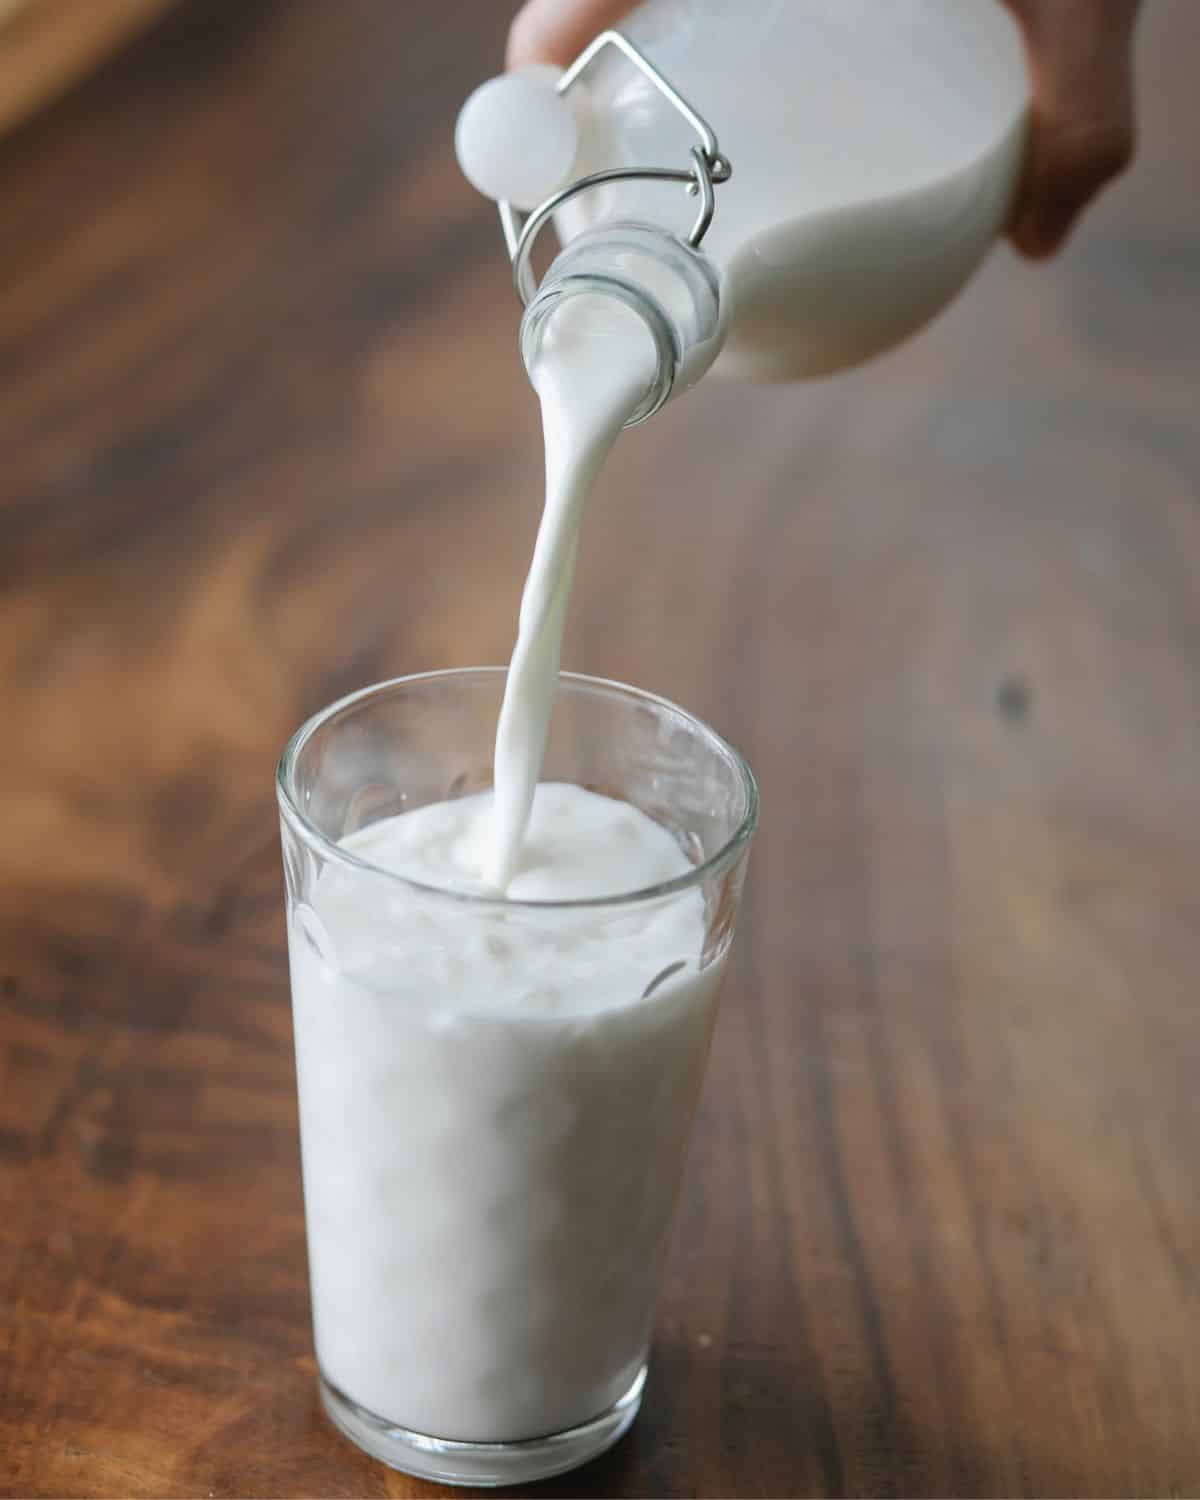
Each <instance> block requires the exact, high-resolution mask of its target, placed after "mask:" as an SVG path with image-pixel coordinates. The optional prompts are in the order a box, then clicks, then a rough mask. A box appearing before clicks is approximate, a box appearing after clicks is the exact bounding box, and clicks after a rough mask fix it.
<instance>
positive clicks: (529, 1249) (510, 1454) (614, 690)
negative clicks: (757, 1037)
mask: <svg viewBox="0 0 1200 1500" xmlns="http://www.w3.org/2000/svg"><path fill="white" fill-rule="evenodd" d="M504 679H505V674H504V671H503V670H502V669H499V668H496V669H489V668H480V669H473V670H466V671H451V672H435V673H431V674H427V675H425V676H420V677H409V678H403V679H400V680H398V681H395V682H389V683H384V684H382V685H381V686H378V687H373V688H369V689H367V690H366V691H364V692H361V693H356V694H354V695H353V696H352V697H349V698H345V699H343V700H342V701H341V702H340V703H335V704H334V705H333V706H332V707H330V708H327V709H325V710H324V711H323V712H322V713H319V714H317V715H316V716H315V717H314V718H312V719H310V720H309V722H308V723H307V724H305V725H304V726H303V727H302V728H301V729H300V730H299V731H298V732H297V733H296V734H295V735H294V736H293V738H292V740H291V742H290V743H289V744H288V746H287V749H286V750H285V751H284V754H283V758H282V759H281V761H280V764H279V772H278V795H279V805H280V810H281V821H282V838H283V855H284V868H285V873H286V882H287V917H288V948H289V954H290V959H291V974H292V1001H293V1011H294V1021H295V1039H296V1068H297V1077H298V1086H299V1099H300V1130H301V1148H302V1157H303V1170H304V1198H305V1213H306V1219H307V1228H308V1252H309V1268H310V1275H311V1282H312V1307H313V1326H314V1336H315V1342H316V1350H317V1360H318V1364H319V1367H320V1380H321V1396H322V1400H323V1402H324V1404H325V1408H326V1410H327V1411H328V1413H329V1415H330V1417H331V1418H332V1419H333V1421H334V1422H335V1423H336V1424H337V1426H338V1427H340V1428H341V1429H342V1431H343V1432H344V1433H346V1434H347V1435H348V1436H349V1437H350V1438H352V1439H353V1441H354V1442H356V1443H357V1444H359V1446H360V1447H362V1448H364V1449H365V1450H366V1451H367V1452H368V1453H371V1454H373V1455H374V1456H375V1457H376V1458H379V1459H382V1460H383V1461H384V1462H385V1463H388V1464H391V1465H392V1466H393V1467H395V1468H399V1469H403V1470H406V1471H407V1472H409V1473H413V1474H418V1475H421V1476H423V1477H426V1478H430V1479H437V1480H442V1481H449V1482H451V1483H453V1482H458V1483H470V1484H513V1483H521V1482H526V1481H529V1480H532V1479H537V1478H541V1477H544V1476H546V1475H550V1474H556V1473H560V1472H562V1471H563V1470H566V1469H569V1468H573V1467H574V1466H575V1465H577V1464H580V1463H583V1462H584V1461H585V1460H587V1459H589V1458H592V1457H593V1456H595V1455H596V1454H597V1453H599V1452H601V1451H602V1450H603V1449H604V1448H606V1447H608V1446H609V1445H610V1444H612V1443H614V1442H616V1440H617V1439H618V1438H619V1437H620V1436H621V1434H622V1433H623V1432H624V1431H625V1430H626V1429H627V1428H628V1426H629V1425H630V1423H631V1422H632V1421H633V1419H634V1417H635V1416H636V1414H637V1410H638V1406H639V1403H640V1400H641V1392H642V1386H643V1383H644V1380H645V1374H646V1355H647V1349H648V1345H649V1339H650V1332H651V1325H652V1322H653V1315H654V1304H655V1299H656V1296H657V1291H658V1281H659V1273H660V1269H661V1265H662V1261H663V1256H664V1253H665V1250H666V1245H667V1240H668V1236H669V1233H670V1226H671V1218H672V1215H673V1212H674V1204H675V1198H676V1193H677V1189H678V1185H679V1178H680V1174H681V1170H682V1166H683V1159H684V1155H685V1152H686V1148H687V1138H688V1133H689V1129H690V1125H691V1118H692V1114H693V1110H694V1106H695V1102H696V1096H697V1093H698V1091H699V1087H700V1080H701V1075H702V1072H703V1068H704V1061H705V1057H706V1054H707V1050H708V1042H709V1036H710V1032H711V1027H712V1021H713V1016H714V1009H715V1001H716V993H717V989H718V986H719V983H720V979H721V973H722V969H723V967H724V960H725V955H726V953H727V951H728V948H729V944H730V941H731V939H732V936H733V928H734V919H735V916H736V913H737V906H738V897H739V893H740V890H741V884H742V879H743V876H744V873H745V865H746V856H747V853H748V850H749V846H750V840H751V836H752V834H753V832H754V826H755V820H756V817H757V807H758V796H757V791H756V788H755V784H754V779H753V777H752V775H751V773H750V770H749V768H748V767H747V765H746V763H745V762H744V761H743V760H742V759H741V757H740V756H739V755H738V754H737V752H736V751H734V750H733V749H732V748H731V747H730V746H729V745H728V744H726V743H725V741H724V740H723V739H721V738H720V736H719V735H717V734H716V733H714V731H713V730H711V729H709V728H707V727H706V726H705V725H704V724H702V723H700V722H699V721H698V720H696V719H694V718H692V717H691V716H690V715H689V714H686V713H684V712H683V710H682V709H679V708H676V707H675V706H674V705H672V704H670V703H668V702H666V701H664V700H663V699H661V698H656V697H653V696H651V695H650V694H647V693H643V692H639V691H637V690H636V689H633V688H629V687H623V686H620V685H618V684H615V683H608V682H601V681H596V680H593V679H589V678H583V677H574V676H570V675H566V674H564V675H563V677H562V679H561V682H560V686H559V689H558V694H557V697H556V700H555V706H554V712H553V716H552V719H551V727H550V738H549V744H548V747H547V753H546V760H545V766H544V770H543V779H544V780H547V781H561V782H571V783H575V784H577V785H580V786H583V787H586V788H588V789H590V790H592V791H596V792H600V793H603V794H605V795H607V796H609V797H613V798H616V799H618V800H621V801H624V802H627V803H631V804H632V805H633V806H634V807H636V808H638V809H640V810H641V811H642V812H644V813H646V814H648V815H649V816H650V817H651V818H653V819H654V820H655V821H656V822H658V823H659V824H661V825H662V826H663V827H665V828H666V829H668V830H669V831H670V832H671V834H672V835H673V836H674V837H675V839H676V840H677V841H678V843H679V844H680V846H681V848H682V849H683V850H684V851H685V852H686V854H687V856H688V858H689V860H690V861H691V863H692V868H691V869H690V870H688V871H686V872H685V873H684V874H682V875H680V876H678V877H676V878H674V879H672V880H669V881H666V882H665V883H663V884H660V885H658V886H654V887H651V888H649V889H644V890H631V891H629V892H628V893H622V894H620V895H614V896H609V897H605V898H602V899H598V900H591V901H585V900H562V901H541V902H532V901H514V900H507V899H505V898H503V897H489V896H477V895H464V894H461V893H453V892H449V891H446V890H440V889H435V888H432V887H429V886H424V885H421V884H418V883H416V882H414V881H411V880H408V879H405V878H404V877H402V876H400V875H397V874H395V873H389V872H388V871H387V870H385V869H383V868H381V867H379V866H376V865H373V864H372V863H371V862H370V856H369V847H368V848H367V849H365V850H364V846H363V841H362V840H361V839H359V840H355V839H350V840H349V845H348V846H347V844H346V843H344V842H343V841H345V840H347V839H348V838H349V836H350V835H354V834H356V833H358V832H359V830H362V829H366V828H368V827H369V825H371V824H373V823H376V822H378V821H379V820H380V819H383V818H389V817H392V816H393V815H395V814H397V813H403V812H407V811H410V810H411V809H413V808H417V807H420V806H422V805H424V804H427V803H431V802H439V801H443V800H446V799H449V798H455V797H459V796H462V795H465V794H467V793H470V792H476V791H481V790H484V789H485V788H487V787H489V786H490V785H491V757H492V745H493V737H494V734H495V728H496V718H497V715H498V713H499V709H500V701H501V697H502V694H503V690H504ZM664 934H668V935H669V936H666V937H664ZM679 934H686V935H688V937H687V941H686V942H685V941H684V940H683V938H681V937H679V936H678V935H679ZM676 941H677V942H678V944H679V947H680V948H681V949H682V950H683V951H678V952H676V951H675V950H674V949H672V950H671V951H670V952H669V953H666V952H664V947H663V944H664V942H666V943H667V944H670V943H672V942H676ZM664 957H667V958H668V959H669V961H668V962H666V963H664V962H663V959H664ZM581 963H582V964H585V965H586V966H587V972H588V974H589V984H588V995H589V997H590V998H589V1002H588V1005H587V1007H586V1008H583V1009H581V1008H580V1007H579V1006H578V1005H575V1004H573V1003H572V995H571V991H570V976H571V975H572V974H578V973H579V972H580V969H579V965H580V964H581ZM564 976H565V980H564ZM597 976H599V978H600V979H601V980H602V988H601V990H600V993H602V995H603V1001H602V1003H601V1004H599V1005H597V1004H596V1002H595V996H596V994H597V986H596V984H595V982H594V981H595V979H596V977H597ZM526 978H527V980H528V991H527V993H528V1003H527V1004H526V1003H523V1002H522V1003H514V1004H511V1005H510V1004H508V1003H507V1002H498V1001H497V996H498V995H502V994H503V995H509V994H512V993H516V992H522V993H523V991H522V986H523V985H524V984H525V981H526ZM501 980H503V983H502V984H501ZM514 984H515V985H516V991H514V989H513V986H514Z"/></svg>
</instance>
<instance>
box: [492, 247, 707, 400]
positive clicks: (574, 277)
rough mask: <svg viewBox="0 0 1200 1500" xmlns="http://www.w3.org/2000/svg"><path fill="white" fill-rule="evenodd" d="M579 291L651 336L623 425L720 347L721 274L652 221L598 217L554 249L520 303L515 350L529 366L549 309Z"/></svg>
mask: <svg viewBox="0 0 1200 1500" xmlns="http://www.w3.org/2000/svg"><path fill="white" fill-rule="evenodd" d="M582 295H588V296H590V297H593V298H596V297H601V298H605V297H607V298H614V299H615V300H616V301H618V302H620V303H622V304H623V305H624V306H625V307H627V308H631V309H632V310H633V311H634V312H635V313H636V314H637V315H638V316H639V318H640V319H641V320H642V322H643V323H644V325H645V327H646V328H647V330H648V331H649V334H650V337H651V339H652V341H653V344H654V349H655V355H656V365H657V368H656V371H655V375H654V378H653V380H652V381H651V382H650V383H649V385H648V387H647V390H646V393H645V396H644V397H643V399H642V401H641V402H640V403H639V404H638V406H637V407H636V408H635V410H634V411H633V413H632V415H631V416H630V417H629V419H628V421H627V422H626V424H625V425H626V426H627V427H634V426H637V424H638V423H640V422H644V421H645V420H646V419H647V418H648V417H651V416H653V415H654V413H655V412H656V411H658V410H659V408H660V407H661V406H662V405H663V404H664V403H665V402H666V401H667V400H668V399H669V398H670V397H671V396H672V395H674V394H675V393H676V392H678V391H682V390H687V389H688V388H689V387H690V386H692V385H694V384H695V383H696V381H697V380H699V379H700V377H701V375H703V374H704V372H705V371H706V370H707V369H708V368H709V366H710V365H711V364H712V362H713V360H715V359H716V357H717V355H718V354H719V353H720V351H721V345H722V343H723V342H724V324H723V321H722V318H721V281H720V276H719V274H718V272H717V270H716V268H715V267H714V266H713V264H712V262H711V261H709V260H708V259H707V258H706V257H705V256H703V255H701V254H700V252H699V251H697V250H694V249H692V247H691V246H690V245H689V244H687V243H686V241H684V240H681V239H679V238H677V237H676V236H675V235H672V234H668V233H667V231H666V230H664V229H659V228H657V227H656V226H654V225H651V224H605V225H603V226H601V227H599V228H597V229H593V230H589V231H588V232H587V233H585V234H582V235H580V236H578V238H576V239H574V240H572V241H571V243H570V244H569V245H567V247H566V248H565V249H564V250H562V251H561V252H560V253H559V255H558V257H557V258H556V259H555V260H554V262H553V263H552V264H551V266H550V269H549V270H548V271H547V272H546V274H545V276H544V277H543V278H542V282H541V285H540V286H539V287H538V288H537V290H536V292H535V293H534V295H533V297H532V299H531V301H530V303H529V305H528V307H527V308H526V309H525V316H524V317H523V318H522V320H521V355H522V358H523V359H524V361H525V368H526V369H527V370H528V371H530V373H532V371H533V369H534V367H535V366H536V364H537V361H538V357H539V355H540V353H541V350H542V347H543V344H544V341H545V340H546V338H547V336H548V334H549V332H550V329H551V325H552V323H553V321H554V319H555V317H556V314H557V313H558V312H559V311H561V309H562V308H563V306H564V304H565V303H567V302H569V301H571V300H572V299H574V298H576V297H579V296H582Z"/></svg>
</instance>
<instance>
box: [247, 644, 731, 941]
mask: <svg viewBox="0 0 1200 1500" xmlns="http://www.w3.org/2000/svg"><path fill="white" fill-rule="evenodd" d="M507 673H508V668H507V667H443V668H441V669H440V670H438V671H434V672H413V673H410V674H408V675H406V676H403V677H391V678H388V679H387V680H386V681H385V682H376V683H372V684H371V685H370V686H368V687H364V688H359V689H357V691H355V692H353V693H347V694H346V695H345V697H342V698H339V699H337V700H336V701H335V702H333V703H330V704H327V705H326V707H324V708H322V709H319V710H318V711H317V712H316V713H315V714H313V715H311V717H309V718H307V719H306V720H305V721H304V723H303V724H301V725H300V727H299V729H297V730H296V731H295V733H294V734H293V735H292V736H291V738H290V739H289V740H288V742H287V744H286V745H285V746H284V749H283V754H282V755H281V756H280V757H279V761H278V764H277V765H276V767H275V794H276V799H277V801H278V803H279V809H280V812H281V813H282V815H283V817H284V818H285V820H286V821H287V823H288V826H289V827H290V828H291V830H292V832H293V833H295V834H296V836H297V837H298V838H300V839H301V840H302V841H303V842H304V843H305V844H306V845H307V846H308V848H310V849H312V850H313V851H314V852H316V853H317V854H320V855H322V856H323V857H324V858H326V859H329V860H333V861H334V862H336V863H337V864H339V865H341V866H343V867H344V868H346V869H350V870H357V871H359V872H361V873H365V874H370V875H375V876H380V877H382V878H383V879H385V880H389V881H391V882H393V883H394V884H396V885H399V886H402V887H403V888H404V889H406V890H409V891H414V892H416V893H418V894H419V895H421V896H422V897H433V898H436V899H440V900H443V901H452V902H455V903H456V904H459V905H462V906H469V907H473V908H476V909H479V910H491V911H521V910H526V911H543V912H544V911H569V910H580V909H584V908H587V909H593V910H594V909H596V908H613V907H622V906H634V905H637V904H639V903H641V902H646V901H655V900H660V899H662V898H663V897H665V896H673V895H676V894H678V893H679V892H680V891H685V890H688V889H690V888H691V887H693V886H696V885H699V884H700V883H701V882H702V881H705V880H709V879H712V878H714V877H716V876H719V875H722V874H724V873H725V871H726V870H727V869H729V867H730V866H731V865H733V864H734V863H735V862H736V860H737V859H738V857H739V856H740V854H741V853H742V851H743V849H744V848H745V847H746V845H747V844H748V843H749V842H750V839H751V838H752V837H753V834H754V830H755V828H756V827H757V826H758V805H759V796H758V783H757V781H755V779H754V772H753V771H751V769H750V766H749V764H748V763H747V761H746V759H745V757H744V756H743V755H742V754H741V753H740V752H739V751H738V750H736V749H735V748H734V747H733V746H732V745H731V744H730V743H729V741H728V740H727V739H726V738H725V737H724V735H721V734H718V732H717V731H716V730H715V729H714V728H713V727H712V726H711V725H710V724H707V723H705V721H704V720H703V719H700V718H698V717H697V716H696V715H695V714H692V713H689V712H688V711H687V709H685V708H680V706H679V705H678V704H677V703H673V702H672V701H671V700H670V699H669V698H663V697H661V696H660V695H659V694H657V693H650V692H647V691H646V690H645V689H644V688H637V687H631V686H630V685H629V684H628V683H624V682H616V681H613V680H612V679H610V678H606V677H591V676H587V675H585V674H584V673H581V672H560V673H559V682H560V683H569V684H571V685H572V686H573V687H581V688H586V689H591V690H594V691H595V690H598V691H600V692H602V693H605V694H611V695H618V696H620V697H622V698H626V699H632V700H634V701H636V702H639V703H643V704H646V705H648V706H650V707H653V708H657V709H660V710H662V709H666V710H667V711H668V712H670V713H672V714H676V715H678V716H679V717H680V718H681V719H684V720H686V721H687V722H688V723H690V724H693V725H695V726H697V727H698V728H699V729H700V730H701V731H702V732H703V733H704V735H706V736H707V737H708V739H709V740H710V741H711V742H713V744H715V746H716V748H717V750H718V751H719V752H720V754H721V755H722V756H723V757H724V759H726V760H727V761H728V762H729V764H730V766H731V767H732V769H733V771H734V772H735V774H736V776H737V778H738V781H739V782H740V784H741V788H742V792H743V796H744V798H745V803H746V807H745V812H744V813H743V815H742V818H741V820H740V822H739V823H738V826H737V828H736V829H735V830H734V832H733V833H732V834H731V836H730V837H729V838H728V839H727V840H726V841H725V843H724V844H722V845H721V847H720V848H719V849H718V850H717V851H716V852H715V853H714V854H711V855H710V856H709V857H708V859H706V860H704V861H703V862H702V863H700V864H698V865H694V866H693V867H692V868H691V869H689V870H686V871H684V873H683V874H681V875H675V876H672V878H671V879H670V880H662V881H659V882H657V883H656V884H655V885H648V886H641V887H639V888H638V889H636V890H632V891H617V892H615V893H613V894H612V895H608V896H574V897H571V898H570V899H568V900H563V901H534V900H528V899H523V898H516V899H514V898H513V897H511V896H504V895H490V894H488V893H486V892H475V891H456V890H452V889H450V887H448V886H443V885H428V884H426V883H425V882H423V881H420V880H414V879H412V878H411V877H410V876H408V875H401V874H399V873H398V872H397V871H395V870H388V869H385V868H384V866H383V865H377V864H375V863H374V862H373V861H371V860H369V859H363V858H362V857H361V856H359V855H357V854H354V853H352V852H351V851H350V850H348V849H346V848H345V847H344V846H343V845H342V844H339V843H338V842H337V841H336V840H335V839H331V838H330V837H329V836H328V834H325V833H323V832H322V831H321V830H320V829H319V828H318V827H317V825H316V824H315V823H314V822H313V821H312V819H311V818H309V817H308V815H307V814H306V813H305V811H304V809H303V808H302V807H301V806H300V802H299V799H298V798H297V796H296V794H295V786H294V773H295V769H296V765H297V762H298V761H299V758H300V755H301V753H302V752H303V750H304V748H305V746H306V745H307V744H308V742H309V740H311V739H312V737H313V735H314V734H316V733H317V731H318V730H319V729H321V728H322V727H323V726H324V725H325V724H327V723H328V722H329V720H330V719H332V718H334V717H335V715H337V714H340V713H344V712H345V711H346V710H347V709H349V708H352V707H354V706H355V705H356V704H358V703H362V702H364V701H365V700H367V699H369V698H379V697H383V696H385V695H386V694H388V693H390V692H393V691H395V690H396V689H398V688H405V687H414V686H416V685H418V684H420V683H427V682H437V681H439V680H445V679H447V678H455V677H457V678H461V679H469V678H480V677H503V676H506V675H507Z"/></svg>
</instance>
